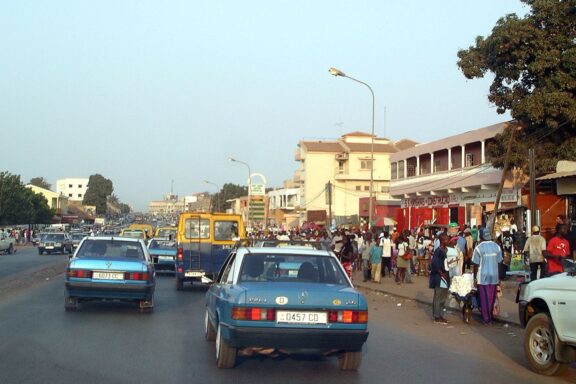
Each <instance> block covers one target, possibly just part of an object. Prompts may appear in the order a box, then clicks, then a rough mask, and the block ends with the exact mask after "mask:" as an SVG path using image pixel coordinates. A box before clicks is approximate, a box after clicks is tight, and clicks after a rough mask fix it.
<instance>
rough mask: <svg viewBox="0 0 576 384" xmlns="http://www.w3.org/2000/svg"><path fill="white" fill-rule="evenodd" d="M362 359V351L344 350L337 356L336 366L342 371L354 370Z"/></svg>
mask: <svg viewBox="0 0 576 384" xmlns="http://www.w3.org/2000/svg"><path fill="white" fill-rule="evenodd" d="M361 361H362V351H346V352H344V353H343V354H342V355H340V356H338V367H339V368H340V369H341V370H342V371H356V370H358V367H360V362H361Z"/></svg>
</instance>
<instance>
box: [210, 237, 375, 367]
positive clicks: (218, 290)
mask: <svg viewBox="0 0 576 384" xmlns="http://www.w3.org/2000/svg"><path fill="white" fill-rule="evenodd" d="M204 326H205V327H204V328H205V337H206V339H207V340H209V341H216V365H217V366H218V367H219V368H232V367H234V366H235V365H236V362H237V357H238V356H240V355H241V356H253V355H268V356H278V355H281V354H316V355H322V356H328V355H333V356H337V357H338V364H339V367H340V369H342V370H357V369H358V367H359V366H360V361H361V357H362V346H363V345H364V343H365V342H366V340H367V338H368V330H367V327H368V305H367V302H366V299H365V297H364V296H363V295H362V294H361V293H360V292H358V291H357V290H356V289H354V287H353V286H352V283H351V282H350V280H349V279H348V277H347V275H346V272H345V271H344V269H343V268H342V265H341V264H340V262H339V261H338V259H337V258H336V256H335V255H334V253H332V252H331V251H325V250H316V249H313V248H308V249H306V248H303V247H295V248H290V247H285V248H277V247H262V248H260V247H254V248H243V247H241V248H238V249H236V250H234V251H232V252H231V253H230V255H229V256H228V259H227V260H226V262H225V263H224V266H223V267H222V270H221V271H220V273H219V275H218V278H217V280H216V282H215V283H214V284H213V285H212V286H211V287H210V289H209V290H208V292H207V293H206V313H205V321H204Z"/></svg>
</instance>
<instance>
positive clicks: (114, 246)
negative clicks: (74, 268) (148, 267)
mask: <svg viewBox="0 0 576 384" xmlns="http://www.w3.org/2000/svg"><path fill="white" fill-rule="evenodd" d="M76 257H78V258H90V259H94V258H96V259H100V258H102V259H108V258H128V259H138V260H144V258H145V257H144V251H143V250H142V246H141V245H140V243H136V242H133V241H122V240H117V239H113V240H86V241H84V243H82V246H81V247H80V249H79V250H78V253H77V254H76Z"/></svg>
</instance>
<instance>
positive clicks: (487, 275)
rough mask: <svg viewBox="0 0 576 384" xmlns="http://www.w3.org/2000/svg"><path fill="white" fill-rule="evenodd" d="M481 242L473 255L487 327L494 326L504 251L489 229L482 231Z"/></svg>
mask: <svg viewBox="0 0 576 384" xmlns="http://www.w3.org/2000/svg"><path fill="white" fill-rule="evenodd" d="M480 240H481V242H480V243H479V244H478V245H477V246H476V248H475V249H474V254H473V255H472V263H474V283H475V285H476V286H477V288H478V293H479V296H480V308H481V310H482V320H483V321H484V324H485V325H492V322H493V321H494V315H493V313H494V302H495V300H496V289H497V287H498V284H500V281H499V279H498V277H499V276H500V273H501V272H502V260H503V258H502V250H501V249H500V246H499V245H498V244H496V243H495V242H493V241H492V234H491V233H490V229H489V228H484V229H482V232H481V239H480Z"/></svg>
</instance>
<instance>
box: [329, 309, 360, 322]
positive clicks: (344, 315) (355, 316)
mask: <svg viewBox="0 0 576 384" xmlns="http://www.w3.org/2000/svg"><path fill="white" fill-rule="evenodd" d="M328 322H330V323H347V324H366V323H367V322H368V311H330V312H328Z"/></svg>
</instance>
